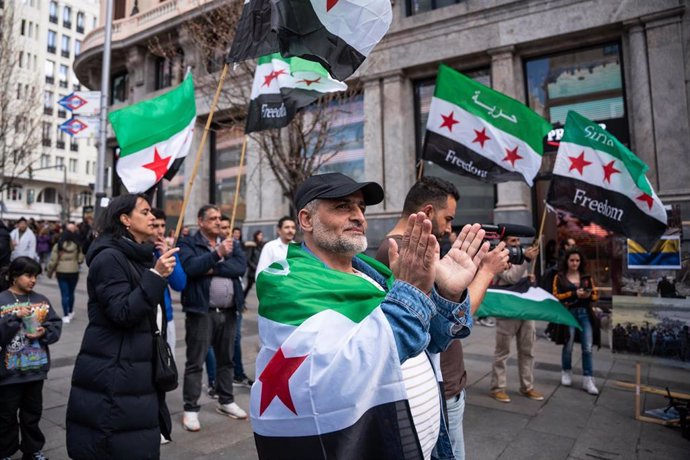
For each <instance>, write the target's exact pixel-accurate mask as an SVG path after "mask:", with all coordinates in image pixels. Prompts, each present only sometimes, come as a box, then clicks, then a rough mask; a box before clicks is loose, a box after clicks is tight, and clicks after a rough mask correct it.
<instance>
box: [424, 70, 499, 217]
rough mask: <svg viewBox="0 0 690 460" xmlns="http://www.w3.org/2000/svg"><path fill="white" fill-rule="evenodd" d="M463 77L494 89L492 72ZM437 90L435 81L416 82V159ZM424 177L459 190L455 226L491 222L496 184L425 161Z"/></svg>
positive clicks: (476, 72)
mask: <svg viewBox="0 0 690 460" xmlns="http://www.w3.org/2000/svg"><path fill="white" fill-rule="evenodd" d="M462 73H463V74H465V75H467V76H468V77H470V78H473V79H474V80H476V81H478V82H479V83H482V84H483V85H486V86H489V87H491V71H490V69H488V68H486V69H480V70H475V71H462ZM435 88H436V78H435V77H434V78H429V79H425V80H418V81H416V82H414V97H415V100H414V105H415V133H416V141H417V159H418V160H419V159H421V157H422V147H423V145H424V136H425V134H426V123H427V120H428V118H429V107H430V106H431V99H432V97H433V96H434V89H435ZM424 175H425V176H435V177H440V178H442V179H445V180H447V181H449V182H451V183H452V184H454V185H455V186H456V187H457V189H458V190H459V191H460V196H461V198H460V203H458V207H457V211H456V213H455V220H454V221H453V223H454V224H455V225H463V224H466V223H472V222H492V221H493V210H494V207H495V205H496V187H495V186H494V184H487V183H484V182H480V181H478V180H476V179H473V178H471V177H465V176H460V175H458V174H453V173H452V172H450V171H447V170H445V169H443V168H442V167H441V166H439V165H437V164H434V163H432V162H430V161H425V162H424Z"/></svg>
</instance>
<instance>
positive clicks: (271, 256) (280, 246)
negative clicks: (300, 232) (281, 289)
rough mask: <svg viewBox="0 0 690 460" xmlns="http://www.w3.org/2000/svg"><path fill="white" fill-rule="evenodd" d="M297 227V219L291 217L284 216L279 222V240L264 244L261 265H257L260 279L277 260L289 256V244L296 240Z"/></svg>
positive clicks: (257, 274) (260, 258)
mask: <svg viewBox="0 0 690 460" xmlns="http://www.w3.org/2000/svg"><path fill="white" fill-rule="evenodd" d="M296 232H297V227H296V225H295V219H293V218H292V217H290V216H283V217H281V218H280V220H279V221H278V238H276V239H275V240H271V241H269V242H268V243H266V244H264V248H263V249H262V250H261V256H260V257H259V263H257V264H256V274H255V276H256V277H257V278H258V276H259V273H261V272H262V271H263V270H264V268H266V267H268V266H269V265H271V264H272V263H273V262H275V261H277V260H282V259H284V258H285V257H286V256H287V251H288V244H290V242H292V240H294V239H295V233H296Z"/></svg>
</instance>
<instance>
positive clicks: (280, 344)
mask: <svg viewBox="0 0 690 460" xmlns="http://www.w3.org/2000/svg"><path fill="white" fill-rule="evenodd" d="M382 200H383V189H382V188H381V186H380V185H378V184H376V183H374V182H365V183H358V182H355V181H354V180H352V179H350V178H349V177H347V176H344V175H342V174H340V173H330V174H322V175H317V176H312V177H310V178H308V179H307V180H306V181H305V182H304V183H303V184H302V185H301V186H300V187H299V189H298V190H297V192H296V194H295V209H298V210H299V214H298V222H299V225H300V227H301V229H302V231H303V233H304V243H303V244H302V245H301V246H298V245H290V247H289V248H288V254H287V258H286V259H285V260H281V261H278V262H277V263H275V264H273V266H272V267H271V269H270V270H264V271H263V272H262V273H261V275H260V276H259V277H258V280H257V292H258V294H259V315H260V316H259V335H260V339H261V345H262V347H261V350H260V352H259V355H258V357H257V375H258V379H257V382H256V383H255V384H254V386H253V387H252V392H251V399H252V401H251V417H252V427H253V429H254V431H255V439H256V443H257V451H258V453H259V457H260V458H264V457H265V458H271V457H275V456H280V455H281V454H282V455H283V456H284V455H285V452H289V453H290V454H289V455H290V456H291V457H294V458H341V457H348V458H391V459H393V458H396V459H397V458H429V457H430V456H431V452H432V450H433V449H434V447H435V446H436V444H437V440H439V439H443V440H445V444H446V445H445V446H444V448H442V449H438V448H437V450H436V454H435V455H436V456H437V457H438V458H448V459H450V458H453V457H452V452H451V451H450V445H449V443H448V441H447V436H445V435H444V432H445V424H444V423H443V422H442V418H441V409H440V406H441V399H440V398H441V395H440V393H439V390H438V386H437V385H436V377H435V374H434V371H433V369H432V363H431V362H430V361H429V359H428V357H427V355H426V354H425V353H424V351H425V350H430V351H432V352H440V351H442V350H444V349H446V348H447V347H448V345H449V344H450V342H451V341H452V340H453V339H456V338H460V337H464V336H466V335H467V334H468V333H469V327H468V326H470V325H471V323H472V319H471V316H470V314H469V305H470V299H469V295H468V294H467V292H466V288H467V286H468V285H469V284H470V282H471V281H472V279H473V278H474V275H475V273H476V271H477V266H478V265H479V263H480V261H481V259H482V257H483V256H484V255H485V254H486V252H487V250H488V244H486V245H482V239H483V236H484V231H483V230H481V229H480V226H479V225H478V224H477V225H475V226H471V227H470V226H468V228H467V229H465V231H464V232H463V233H462V235H461V237H459V238H458V240H460V241H459V242H458V243H457V245H456V250H454V251H451V253H449V255H448V256H447V257H444V258H443V259H442V260H438V249H439V246H438V242H437V240H436V237H435V236H434V235H433V234H432V222H431V221H430V220H429V219H427V218H426V216H425V215H424V214H423V213H416V214H412V215H410V216H409V217H408V220H407V225H406V227H405V230H404V233H403V238H402V240H401V242H400V248H399V250H398V244H397V243H396V242H395V241H391V242H390V244H391V248H390V251H389V260H390V266H391V270H392V271H391V270H388V269H387V268H386V267H385V266H384V265H383V264H380V263H379V262H377V261H376V260H374V259H371V258H369V257H366V256H364V255H362V254H361V252H363V251H364V250H366V248H367V240H366V230H367V221H366V218H365V216H364V214H365V211H366V207H367V206H368V205H374V204H378V203H380V202H381V201H382ZM279 266H280V267H279ZM281 267H282V268H281ZM407 362H414V364H415V365H414V366H413V367H415V368H416V369H418V375H417V376H416V378H407V377H406V376H405V372H406V371H405V367H406V364H405V363H407ZM417 362H419V365H417ZM408 377H409V376H408ZM412 401H415V402H416V403H420V404H421V406H420V407H422V408H423V410H422V411H420V410H419V407H413V405H412V403H411V402H412ZM345 454H347V455H345Z"/></svg>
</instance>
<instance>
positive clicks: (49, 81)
mask: <svg viewBox="0 0 690 460" xmlns="http://www.w3.org/2000/svg"><path fill="white" fill-rule="evenodd" d="M46 83H48V84H49V85H52V84H53V83H55V77H51V76H49V75H46Z"/></svg>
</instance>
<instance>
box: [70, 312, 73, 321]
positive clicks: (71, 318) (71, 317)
mask: <svg viewBox="0 0 690 460" xmlns="http://www.w3.org/2000/svg"><path fill="white" fill-rule="evenodd" d="M69 319H70V320H73V319H74V312H71V313H70V314H69Z"/></svg>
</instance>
